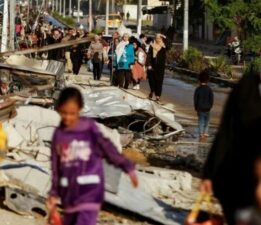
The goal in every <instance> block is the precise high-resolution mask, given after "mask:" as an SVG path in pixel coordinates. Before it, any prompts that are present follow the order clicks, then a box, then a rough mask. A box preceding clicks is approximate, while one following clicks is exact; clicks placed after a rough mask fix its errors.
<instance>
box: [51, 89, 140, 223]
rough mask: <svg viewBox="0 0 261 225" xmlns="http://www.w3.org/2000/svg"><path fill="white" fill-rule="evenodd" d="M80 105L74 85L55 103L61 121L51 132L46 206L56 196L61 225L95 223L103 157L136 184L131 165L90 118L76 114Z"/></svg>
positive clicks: (100, 199) (101, 189)
mask: <svg viewBox="0 0 261 225" xmlns="http://www.w3.org/2000/svg"><path fill="white" fill-rule="evenodd" d="M83 105H84V102H83V98H82V95H81V93H80V92H79V91H78V90H77V89H75V88H66V89H64V90H63V91H62V92H61V94H60V97H59V100H58V103H57V111H58V113H59V114H60V116H61V124H60V126H59V127H58V128H57V129H56V130H55V133H54V135H53V141H52V153H51V164H52V187H51V191H50V196H49V198H48V200H47V206H48V208H49V210H50V211H51V210H53V209H54V208H55V207H56V204H57V203H58V201H59V199H60V201H61V204H62V207H63V210H64V225H95V224H96V220H97V216H98V212H99V210H100V208H101V204H102V202H103V200H104V192H105V188H104V172H103V166H102V159H103V158H105V159H106V160H107V161H108V162H109V163H111V164H113V165H115V166H116V167H119V168H121V169H122V170H123V171H124V172H126V173H128V174H129V175H130V178H131V181H132V184H133V186H134V187H136V186H137V185H138V180H137V177H136V175H135V172H134V171H135V167H134V164H133V163H131V162H130V161H129V160H127V159H126V158H124V157H123V156H122V155H121V154H120V153H118V151H117V149H116V147H115V146H114V145H113V144H112V142H111V141H110V140H109V139H107V138H105V137H104V136H103V135H102V133H101V132H100V130H99V128H98V127H97V125H96V123H95V121H94V120H92V119H90V118H86V117H80V111H81V109H82V107H83Z"/></svg>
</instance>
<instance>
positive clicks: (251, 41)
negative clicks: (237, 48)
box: [243, 35, 261, 53]
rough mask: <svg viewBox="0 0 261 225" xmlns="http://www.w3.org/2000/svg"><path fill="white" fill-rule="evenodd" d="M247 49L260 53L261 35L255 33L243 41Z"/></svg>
mask: <svg viewBox="0 0 261 225" xmlns="http://www.w3.org/2000/svg"><path fill="white" fill-rule="evenodd" d="M243 45H244V48H245V50H246V51H251V52H255V53H260V51H261V35H254V36H252V37H250V38H248V39H247V40H246V41H244V43H243Z"/></svg>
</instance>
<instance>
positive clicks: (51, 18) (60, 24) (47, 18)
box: [44, 15, 67, 28]
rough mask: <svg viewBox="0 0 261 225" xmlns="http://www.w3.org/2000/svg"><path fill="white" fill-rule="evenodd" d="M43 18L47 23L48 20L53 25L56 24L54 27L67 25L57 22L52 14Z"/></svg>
mask: <svg viewBox="0 0 261 225" xmlns="http://www.w3.org/2000/svg"><path fill="white" fill-rule="evenodd" d="M44 19H45V21H46V22H48V23H49V22H52V23H53V25H54V26H56V27H61V28H65V27H67V26H66V25H65V24H63V23H61V22H59V21H58V20H57V19H55V18H54V17H52V16H50V15H47V16H45V18H44Z"/></svg>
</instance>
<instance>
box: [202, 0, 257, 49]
mask: <svg viewBox="0 0 261 225" xmlns="http://www.w3.org/2000/svg"><path fill="white" fill-rule="evenodd" d="M205 4H206V6H207V7H208V9H209V12H210V14H211V19H212V21H213V22H214V23H215V24H216V25H217V26H218V27H219V28H220V29H223V30H225V29H227V28H230V29H234V30H235V31H236V32H237V34H238V36H239V37H240V39H241V40H247V41H250V40H251V39H253V40H260V38H261V0H205ZM257 47H259V48H261V46H257Z"/></svg>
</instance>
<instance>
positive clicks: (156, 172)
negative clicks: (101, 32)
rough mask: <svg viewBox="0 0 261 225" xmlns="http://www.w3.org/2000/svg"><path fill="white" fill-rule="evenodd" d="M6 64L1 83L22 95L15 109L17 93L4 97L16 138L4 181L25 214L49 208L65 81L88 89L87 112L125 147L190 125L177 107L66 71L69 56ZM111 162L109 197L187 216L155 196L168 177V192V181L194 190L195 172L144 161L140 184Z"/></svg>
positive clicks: (151, 211) (165, 218)
mask: <svg viewBox="0 0 261 225" xmlns="http://www.w3.org/2000/svg"><path fill="white" fill-rule="evenodd" d="M0 70H1V73H2V74H5V75H4V76H1V85H2V86H1V87H4V86H5V85H8V88H7V89H6V90H7V91H6V92H5V94H6V95H5V99H6V98H7V97H9V99H13V100H16V101H17V102H16V113H17V115H16V116H15V117H14V115H15V113H14V109H15V108H14V107H15V102H14V101H10V100H8V101H5V102H3V104H5V106H8V107H7V108H3V109H5V111H3V110H2V108H1V107H0V114H1V113H2V114H3V115H2V114H1V115H2V117H1V118H2V121H3V120H4V121H5V122H4V128H5V130H6V132H7V135H8V139H9V142H8V154H7V157H6V158H5V159H4V160H2V161H1V162H0V169H1V173H0V175H1V176H0V186H1V187H3V188H4V190H5V204H6V206H7V207H9V208H10V209H12V210H14V211H16V212H18V213H20V214H32V213H38V214H41V215H42V216H46V215H47V211H46V208H45V199H46V197H47V195H48V191H49V188H50V182H51V180H50V174H51V171H50V160H49V157H50V143H51V137H52V134H53V131H54V129H55V127H57V126H58V125H59V121H60V119H59V116H58V114H57V113H56V112H55V111H54V110H53V104H54V102H55V98H56V96H57V92H59V90H60V89H61V88H62V87H64V86H77V87H78V88H79V89H80V90H81V91H82V93H83V96H84V99H85V106H84V108H83V111H82V114H83V115H84V116H89V117H93V118H96V120H97V121H98V122H100V123H101V124H103V125H101V126H103V131H104V135H106V136H107V137H109V138H110V139H111V140H112V141H113V142H114V144H115V145H116V146H117V148H118V150H119V151H122V147H127V146H130V145H131V144H133V143H134V142H135V141H138V140H140V139H143V140H146V141H147V142H152V143H153V142H157V143H162V142H169V143H172V142H173V141H175V140H177V139H178V137H179V135H180V134H182V133H183V128H182V126H181V125H180V124H179V123H178V122H176V121H175V115H174V114H175V111H174V110H173V109H171V108H170V107H166V106H162V105H159V104H157V103H155V102H153V101H150V100H148V99H145V98H142V97H139V96H135V95H134V94H133V93H131V92H126V91H124V90H121V89H119V88H115V87H108V86H106V87H99V85H98V84H97V83H93V82H92V80H90V78H89V77H88V76H66V77H65V76H64V67H63V64H62V63H59V62H56V61H39V60H34V59H28V58H26V57H24V56H11V57H9V58H8V59H7V60H6V62H5V63H2V64H0ZM4 77H5V78H4ZM97 86H98V87H97ZM3 93H4V92H3ZM43 99H45V100H44V101H41V100H43ZM7 102H9V103H8V104H7ZM10 102H12V103H10ZM30 104H33V105H42V106H45V107H46V108H44V107H39V106H32V105H30ZM104 125H105V126H104ZM105 166H106V170H105V171H106V174H105V175H106V202H107V203H110V204H112V205H116V206H118V207H120V208H123V209H125V210H129V211H133V212H135V213H137V214H140V215H142V216H144V217H147V218H149V219H152V220H154V221H157V222H160V223H162V224H180V223H182V222H183V220H184V216H185V212H183V211H180V210H177V209H175V208H173V207H172V206H171V205H168V204H166V203H164V202H163V201H161V200H160V199H157V198H156V197H157V194H159V192H161V191H160V189H159V187H158V185H159V183H161V184H162V186H163V187H164V183H165V189H164V191H165V192H169V189H173V190H176V191H178V190H185V191H190V190H191V186H192V184H191V183H192V177H191V175H189V174H188V173H185V172H178V171H166V170H163V169H162V170H161V169H156V168H149V167H146V168H143V167H138V168H139V172H138V176H139V178H140V180H141V182H140V183H141V187H140V188H138V189H133V188H132V187H131V185H130V184H129V182H128V180H127V178H126V177H125V176H124V175H121V172H120V171H119V170H116V169H115V168H113V167H111V166H109V165H107V164H106V165H105ZM148 171H149V172H148ZM153 179H156V183H158V184H156V183H155V181H153ZM158 181H160V182H158ZM148 183H153V184H154V186H155V188H154V189H151V188H149V185H148ZM155 189H157V191H155ZM161 194H162V193H161ZM171 194H172V192H171V193H170V195H171Z"/></svg>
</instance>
